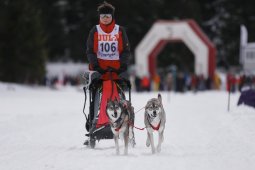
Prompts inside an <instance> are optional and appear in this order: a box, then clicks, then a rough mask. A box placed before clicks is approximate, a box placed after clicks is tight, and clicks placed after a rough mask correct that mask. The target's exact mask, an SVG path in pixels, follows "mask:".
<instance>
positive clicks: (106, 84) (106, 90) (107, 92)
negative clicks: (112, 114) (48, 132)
mask: <svg viewBox="0 0 255 170" xmlns="http://www.w3.org/2000/svg"><path fill="white" fill-rule="evenodd" d="M112 85H113V88H112ZM111 96H112V98H111V100H114V99H115V98H117V100H119V93H118V90H117V86H116V83H115V82H114V81H113V82H112V80H106V81H103V91H102V99H101V104H100V112H99V116H98V121H97V125H96V128H99V127H101V126H103V125H106V124H108V122H109V120H108V117H107V115H106V105H107V100H108V99H110V97H111Z"/></svg>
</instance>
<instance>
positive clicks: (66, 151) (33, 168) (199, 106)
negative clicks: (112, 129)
mask: <svg viewBox="0 0 255 170" xmlns="http://www.w3.org/2000/svg"><path fill="white" fill-rule="evenodd" d="M161 94H162V98H163V103H164V107H165V110H166V116H167V123H166V130H165V141H164V143H163V144H162V151H161V153H157V154H155V155H152V154H151V150H150V148H147V147H146V146H145V141H146V131H140V130H137V129H135V136H136V143H137V145H136V147H135V148H129V155H128V156H123V155H122V154H123V142H121V148H120V149H121V150H120V151H121V155H120V156H117V155H116V154H115V148H114V141H113V140H101V141H100V142H99V143H96V148H95V149H90V148H87V147H85V146H83V145H82V143H83V142H84V140H85V136H84V134H85V133H86V132H85V129H84V122H85V118H84V115H83V114H82V108H83V102H84V95H83V93H82V91H78V90H77V89H75V88H65V89H61V90H58V91H57V90H51V89H46V88H39V87H26V86H19V85H7V84H4V83H0V134H1V135H0V169H1V170H44V169H51V170H84V169H88V170H92V169H97V170H105V169H111V170H115V169H116V170H120V169H121V170H130V169H139V170H143V169H145V170H155V169H177V170H244V169H245V170H253V169H254V168H255V143H254V142H255V110H254V109H252V108H249V107H246V106H240V107H236V103H237V100H238V97H239V95H240V94H239V93H235V94H232V95H231V110H230V112H227V93H226V92H219V91H210V92H198V93H196V94H194V93H191V92H190V93H186V94H179V93H171V94H170V95H169V94H167V93H166V92H162V93H161ZM152 97H157V93H153V92H152V93H133V94H132V100H133V101H132V103H133V105H134V107H135V111H137V110H139V109H140V108H142V107H143V106H144V105H145V104H146V101H147V100H148V99H150V98H152ZM86 111H88V107H87V108H86ZM135 125H136V126H138V127H144V124H143V110H142V111H140V112H138V113H136V120H135ZM154 138H155V139H157V135H154ZM156 143H157V142H156Z"/></svg>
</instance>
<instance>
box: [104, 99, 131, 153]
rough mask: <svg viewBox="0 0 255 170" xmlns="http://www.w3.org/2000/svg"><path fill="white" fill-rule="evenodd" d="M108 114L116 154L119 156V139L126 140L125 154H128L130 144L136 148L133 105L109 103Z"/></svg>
mask: <svg viewBox="0 0 255 170" xmlns="http://www.w3.org/2000/svg"><path fill="white" fill-rule="evenodd" d="M106 114H107V116H108V118H109V122H110V126H111V129H112V132H113V135H114V141H115V147H116V154H117V155H119V153H120V151H119V140H118V138H119V137H120V138H122V139H124V144H125V150H124V154H125V155H127V154H128V143H129V142H130V143H131V145H132V146H133V147H134V145H135V138H134V131H133V125H134V108H133V107H132V106H131V103H130V102H129V101H126V100H121V101H118V100H117V99H115V100H114V101H112V100H109V99H108V101H107V105H106Z"/></svg>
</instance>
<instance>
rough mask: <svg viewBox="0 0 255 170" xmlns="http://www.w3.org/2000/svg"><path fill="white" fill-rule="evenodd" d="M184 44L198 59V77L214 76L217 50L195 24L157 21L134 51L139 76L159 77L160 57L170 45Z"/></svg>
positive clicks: (196, 67) (196, 65)
mask: <svg viewBox="0 0 255 170" xmlns="http://www.w3.org/2000/svg"><path fill="white" fill-rule="evenodd" d="M175 41H182V42H183V43H184V44H185V45H186V46H187V47H188V48H189V49H190V50H191V52H192V53H193V54H194V56H195V67H194V68H195V73H196V74H197V75H201V74H202V75H204V77H208V76H210V77H211V78H212V77H213V75H214V71H215V55H216V49H215V47H214V45H213V43H212V42H211V41H210V40H209V39H208V38H207V36H206V35H205V34H204V33H203V32H202V30H201V29H200V28H199V26H198V25H197V24H196V22H195V21H194V20H185V21H162V20H160V21H157V22H156V23H155V24H154V25H153V26H152V28H151V29H150V30H149V32H148V33H147V34H146V35H145V37H144V38H143V39H142V41H141V42H140V44H138V46H137V48H136V49H135V63H136V70H137V75H138V76H139V77H143V76H149V75H150V76H153V75H154V74H155V73H156V66H157V62H156V61H157V60H156V58H157V55H158V54H159V53H160V51H161V50H162V49H163V48H164V47H165V45H166V44H167V43H169V42H175Z"/></svg>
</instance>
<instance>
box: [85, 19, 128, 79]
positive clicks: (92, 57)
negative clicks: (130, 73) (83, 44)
mask: <svg viewBox="0 0 255 170" xmlns="http://www.w3.org/2000/svg"><path fill="white" fill-rule="evenodd" d="M99 24H100V27H101V29H102V30H103V31H104V32H106V33H111V32H112V30H113V28H114V26H115V21H114V20H113V22H112V23H111V24H109V25H104V24H101V23H99ZM118 49H119V60H103V59H99V58H97V51H98V32H97V28H96V26H94V27H93V28H92V29H91V31H90V33H89V37H88V40H87V51H86V53H87V57H88V60H89V63H90V65H89V68H90V70H94V68H95V66H99V67H101V68H102V69H104V70H106V69H107V68H108V67H112V68H114V69H117V70H118V69H120V67H121V66H123V67H125V69H127V64H128V60H129V57H130V46H129V41H128V38H127V34H126V32H125V30H124V28H123V27H121V26H120V28H119V38H118ZM125 69H124V71H125ZM103 77H107V76H106V75H103ZM115 77H116V75H115Z"/></svg>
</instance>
